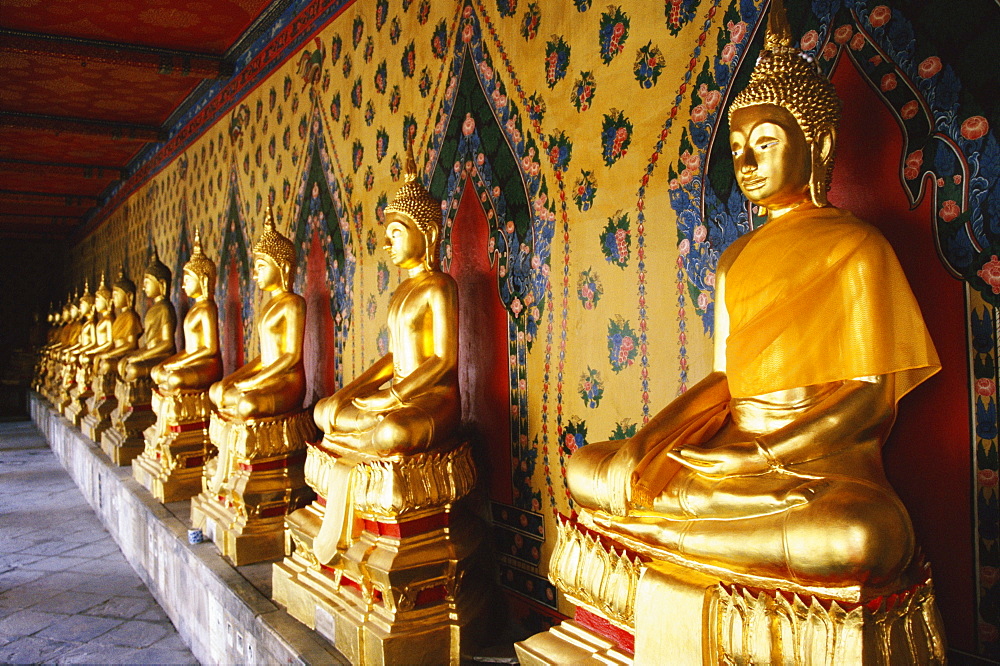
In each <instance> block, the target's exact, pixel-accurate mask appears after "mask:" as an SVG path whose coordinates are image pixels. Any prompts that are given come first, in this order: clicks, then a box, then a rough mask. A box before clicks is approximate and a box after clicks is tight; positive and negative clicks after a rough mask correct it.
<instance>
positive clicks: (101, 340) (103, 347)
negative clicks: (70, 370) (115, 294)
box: [66, 274, 114, 426]
mask: <svg viewBox="0 0 1000 666" xmlns="http://www.w3.org/2000/svg"><path fill="white" fill-rule="evenodd" d="M113 323H114V313H113V312H112V309H111V290H109V289H108V286H107V283H106V281H105V278H104V275H103V274H102V275H101V282H100V285H99V286H98V288H97V289H96V290H95V291H94V312H93V327H94V329H93V338H94V339H93V343H92V344H91V345H88V346H86V347H84V348H82V349H81V350H80V351H79V353H78V354H77V363H76V382H75V384H76V385H75V387H74V389H73V393H72V398H73V404H71V405H70V406H69V407H68V408H67V411H66V417H67V418H68V419H69V420H71V421H72V422H73V424H74V425H76V426H79V425H80V424H81V420H82V419H83V418H84V417H85V416H86V415H87V401H88V400H89V399H90V397H91V396H93V394H94V391H93V385H92V383H93V378H94V357H95V356H97V355H98V354H101V353H103V352H106V351H108V350H109V349H111V345H112V343H113V340H112V338H111V329H112V326H113Z"/></svg>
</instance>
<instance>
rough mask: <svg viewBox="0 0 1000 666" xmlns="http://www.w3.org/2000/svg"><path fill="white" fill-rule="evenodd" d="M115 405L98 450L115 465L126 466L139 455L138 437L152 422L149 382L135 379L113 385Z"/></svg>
mask: <svg viewBox="0 0 1000 666" xmlns="http://www.w3.org/2000/svg"><path fill="white" fill-rule="evenodd" d="M115 398H117V400H118V405H117V406H116V407H115V410H114V411H113V412H112V413H111V427H110V428H108V430H106V431H105V432H104V433H103V434H102V435H101V449H102V450H103V451H104V452H105V453H106V454H108V457H109V458H111V460H112V461H113V462H114V463H115V464H116V465H129V464H131V463H132V461H133V460H134V459H135V458H136V456H138V455H139V454H140V453H142V450H143V448H145V440H144V439H143V436H142V433H143V431H144V430H145V429H146V428H148V427H149V426H151V425H153V423H154V422H155V421H156V414H154V413H153V404H152V400H153V380H152V379H150V378H149V377H138V378H137V379H135V380H133V381H130V382H126V381H123V380H121V379H119V380H118V383H117V384H116V385H115Z"/></svg>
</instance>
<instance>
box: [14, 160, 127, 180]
mask: <svg viewBox="0 0 1000 666" xmlns="http://www.w3.org/2000/svg"><path fill="white" fill-rule="evenodd" d="M3 173H27V174H31V175H33V176H38V177H40V178H61V177H67V176H68V177H81V178H97V179H101V180H103V179H106V178H112V179H118V178H121V177H122V174H123V170H122V169H121V168H120V167H117V166H105V165H102V164H55V163H52V162H29V161H27V160H3V159H0V174H3Z"/></svg>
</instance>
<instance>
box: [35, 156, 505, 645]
mask: <svg viewBox="0 0 1000 666" xmlns="http://www.w3.org/2000/svg"><path fill="white" fill-rule="evenodd" d="M440 224H441V204H440V202H439V201H437V200H436V199H434V198H432V197H431V196H430V194H429V193H428V192H427V191H426V189H425V188H424V187H423V186H422V185H421V184H420V183H419V182H418V180H417V171H416V163H415V161H414V160H413V158H412V155H411V156H409V157H408V160H407V175H406V178H405V183H404V185H403V187H402V188H401V189H400V191H399V192H398V194H397V195H396V197H395V198H394V200H393V202H392V203H391V204H390V205H389V206H388V207H387V208H386V232H385V244H384V247H385V249H386V250H387V251H388V253H389V256H390V258H391V260H392V262H393V263H394V264H395V265H396V266H398V267H399V268H400V269H402V270H404V271H406V273H407V277H406V279H405V280H404V281H403V282H402V283H401V284H400V286H399V287H398V288H397V290H396V292H395V293H394V295H393V297H392V299H391V302H390V306H389V312H388V322H387V323H388V328H389V331H390V342H389V352H388V353H387V354H386V355H385V356H383V357H382V358H380V359H379V360H378V361H376V362H375V363H374V364H373V365H372V366H371V367H370V368H368V369H367V370H365V371H364V372H363V373H362V374H361V375H360V376H358V377H357V378H356V379H354V380H353V381H352V382H350V383H349V384H347V385H346V386H344V387H343V388H341V389H340V390H339V391H337V392H336V393H334V394H333V395H331V396H329V397H326V398H324V399H321V400H320V401H319V402H318V403H317V404H316V405H315V406H314V407H307V408H304V407H303V400H304V397H305V392H306V374H305V365H304V360H303V342H304V328H305V311H306V304H305V300H304V299H303V298H302V297H301V296H300V295H298V294H296V293H294V291H293V290H292V284H293V281H294V277H295V267H296V252H295V246H294V244H293V243H292V242H291V241H290V240H289V239H288V238H286V237H284V236H283V235H282V234H280V233H279V232H278V231H277V230H276V229H275V227H274V217H273V213H272V211H271V208H270V207H268V208H267V211H266V216H265V220H264V225H263V226H264V231H263V234H262V235H261V236H260V238H259V239H258V240H257V242H256V244H255V245H254V247H253V250H252V254H253V257H252V258H253V279H254V281H255V282H256V284H257V286H258V287H259V288H260V289H261V290H262V291H263V292H265V293H267V294H268V295H269V298H268V299H267V301H266V302H265V303H264V306H263V308H262V310H261V313H260V315H259V318H258V322H257V327H258V328H257V330H258V338H259V340H260V354H259V356H257V357H256V358H254V359H253V360H251V361H249V362H248V363H246V364H245V365H243V366H242V367H240V368H238V369H236V370H235V371H234V372H232V373H230V374H228V375H226V376H223V370H222V360H221V349H220V341H219V327H218V308H217V306H216V304H215V301H214V286H215V282H216V278H217V275H216V267H215V264H214V263H213V262H212V261H211V260H210V259H209V258H208V257H207V256H206V255H205V254H204V252H203V250H202V248H201V242H200V235H198V234H196V236H195V241H194V247H193V251H192V254H191V257H190V259H189V261H188V262H187V264H185V266H184V275H183V289H184V292H185V293H186V294H187V296H188V297H189V298H190V299H192V300H193V303H192V305H191V306H190V308H189V309H188V311H187V314H186V315H185V317H184V322H183V332H184V349H183V351H181V352H180V353H176V354H175V353H174V352H175V349H174V343H173V339H174V327H175V325H176V316H175V314H174V309H173V306H172V305H171V304H170V301H169V300H168V299H167V298H166V294H167V293H169V289H170V281H171V275H170V271H169V270H168V269H167V267H166V266H164V265H163V264H162V262H160V261H159V259H158V257H157V256H156V253H155V251H154V252H153V253H152V255H151V258H150V262H149V264H148V266H147V267H146V269H145V273H144V277H143V291H144V293H145V295H146V296H147V297H148V298H149V299H150V306H149V308H148V309H147V311H146V314H145V317H144V319H143V321H142V323H141V324H140V323H139V320H138V317H137V315H136V314H135V312H134V309H133V299H134V290H135V287H134V285H132V284H131V283H130V282H129V281H128V279H127V278H126V277H124V274H122V275H121V276H120V277H119V279H118V281H117V282H116V283H115V285H114V290H113V292H112V296H111V301H112V303H113V304H114V306H115V308H114V310H112V309H110V308H109V307H108V306H107V304H106V301H107V300H108V299H107V296H108V295H107V293H106V292H107V289H106V288H104V287H103V282H102V290H99V292H98V295H97V301H98V306H97V307H98V310H99V311H100V312H101V313H102V314H101V316H102V317H104V319H102V321H104V322H105V324H104V326H103V329H102V330H103V333H102V334H101V337H100V339H101V340H102V341H103V342H102V345H103V346H102V347H100V350H99V352H97V351H95V350H97V349H98V348H97V347H93V346H91V345H89V344H83V343H80V342H79V341H78V340H77V338H83V337H84V334H83V333H79V334H77V333H76V328H78V326H77V325H76V324H78V323H81V322H83V321H84V320H86V321H90V319H89V317H90V315H89V314H88V313H89V310H86V305H84V306H82V307H83V309H84V314H83V315H80V314H79V312H75V311H74V307H76V303H75V302H74V303H73V304H72V306H73V307H68V308H67V315H68V316H67V319H66V322H67V323H64V325H63V326H62V327H61V328H58V329H57V328H54V329H53V333H52V334H51V338H50V344H49V346H47V347H46V349H45V350H43V354H42V360H41V361H40V363H39V373H38V380H37V383H36V388H38V389H39V391H40V392H41V393H43V394H44V395H46V397H48V398H49V399H50V400H51V401H52V402H53V404H54V405H56V407H57V408H59V409H60V410H61V411H64V413H65V414H69V411H67V410H65V408H62V407H60V405H61V404H62V403H63V402H65V398H66V397H67V396H69V393H68V392H67V391H65V390H64V389H68V388H71V386H70V385H69V384H66V383H65V382H62V383H59V384H58V385H51V386H50V382H49V381H48V380H47V378H48V377H49V375H50V374H51V373H49V371H48V369H49V367H50V365H51V364H50V363H49V361H48V359H57V360H58V361H59V363H61V364H63V365H65V366H66V367H69V366H70V365H72V366H73V367H75V368H76V367H80V368H82V367H86V368H88V370H87V373H86V374H85V375H79V376H78V377H77V376H76V375H74V377H75V378H76V386H78V387H80V389H81V392H80V393H79V396H80V397H79V398H77V397H76V394H75V393H74V394H73V395H74V402H73V405H74V406H75V410H76V411H75V413H74V419H73V421H74V424H76V425H79V424H81V423H82V424H84V431H85V434H88V435H89V436H90V437H91V438H92V439H94V440H95V442H96V441H100V443H101V445H102V449H103V450H104V452H105V453H106V454H107V455H108V457H109V458H110V459H111V460H112V461H113V462H114V463H116V464H120V465H127V464H131V465H132V470H133V474H134V476H135V478H136V479H137V480H138V481H139V482H140V483H142V485H144V486H145V487H146V488H147V489H149V491H150V492H151V493H152V494H153V495H154V496H155V497H156V498H157V499H159V500H160V501H161V502H164V503H168V502H174V501H180V500H185V499H190V500H191V522H192V526H193V528H196V529H200V530H201V531H202V533H203V534H204V536H205V537H207V538H208V539H210V540H211V541H213V542H214V543H215V545H216V546H217V547H218V549H219V551H220V552H221V554H222V555H223V556H225V557H226V558H228V559H229V560H230V561H232V562H233V563H234V564H236V565H242V564H249V563H254V562H260V561H267V560H278V559H281V558H283V557H284V560H283V561H282V562H280V563H278V564H276V565H275V567H274V597H275V599H276V600H277V601H279V602H280V603H282V604H284V605H285V606H287V607H288V609H289V611H290V612H291V613H292V614H293V615H294V616H295V617H297V618H298V619H300V620H301V621H303V622H304V623H306V624H308V625H309V626H311V627H314V628H317V629H318V630H319V631H320V632H321V633H324V634H325V635H326V636H327V637H328V638H329V639H330V640H331V641H333V642H334V643H335V645H336V647H337V648H338V649H339V650H341V651H342V652H343V653H344V654H346V655H348V657H349V658H350V659H351V660H352V662H354V663H380V664H381V663H417V662H420V663H441V662H448V663H455V664H457V663H458V661H459V659H460V655H461V645H462V644H463V641H464V642H465V643H468V642H469V641H470V640H473V639H472V638H470V637H472V636H480V635H482V634H483V632H484V631H485V630H486V628H487V627H486V619H487V618H488V617H489V612H488V611H489V608H490V606H489V604H488V598H489V595H488V594H487V593H486V592H487V591H488V588H489V586H490V582H489V581H490V576H489V575H488V574H487V573H486V572H487V569H488V566H487V559H488V558H487V552H486V541H485V539H484V535H485V530H484V529H483V526H482V524H481V521H480V520H479V519H478V518H477V517H476V516H475V515H474V512H473V511H472V510H471V507H469V506H467V505H468V504H469V503H468V502H467V501H463V500H465V498H466V497H467V496H468V495H469V493H470V492H471V491H472V489H473V487H474V485H475V482H476V469H475V465H474V463H473V458H472V451H471V448H470V445H469V442H468V441H465V440H464V439H462V438H461V436H460V434H459V432H460V430H459V422H460V415H461V401H460V396H459V390H458V370H457V363H458V339H457V338H458V296H457V286H456V284H455V281H454V280H453V279H452V278H451V277H450V276H449V275H447V274H446V273H444V272H442V271H441V270H440V265H439V238H440ZM102 299H103V300H102ZM80 300H81V303H83V302H85V300H84V299H80ZM91 300H92V299H91ZM123 321H128V325H127V326H121V327H119V325H118V324H119V322H123ZM68 322H72V327H71V325H69V324H68ZM71 335H72V336H75V337H72V338H71ZM87 335H90V334H87ZM64 338H65V343H66V344H62V343H63V342H64ZM90 340H91V337H87V338H86V339H85V340H84V342H85V343H86V342H89V341H90ZM71 342H72V343H73V344H69V343H71ZM84 350H89V351H88V353H91V352H93V355H92V356H91V357H86V358H88V359H89V360H85V357H84V356H83V353H84ZM63 365H58V367H56V366H52V367H53V369H55V370H57V371H58V373H59V374H58V376H59V377H60V381H61V378H62V377H64V376H68V375H67V374H66V372H64V371H63ZM84 398H87V399H84ZM108 403H110V404H112V405H113V407H112V408H108V407H107V406H106V405H107V404H108ZM91 422H92V424H91ZM334 626H335V627H336V631H334V630H333V627H334Z"/></svg>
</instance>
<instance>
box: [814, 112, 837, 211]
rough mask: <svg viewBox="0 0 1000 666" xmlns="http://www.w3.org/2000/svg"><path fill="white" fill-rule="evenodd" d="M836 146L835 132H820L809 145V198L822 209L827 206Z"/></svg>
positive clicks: (832, 130)
mask: <svg viewBox="0 0 1000 666" xmlns="http://www.w3.org/2000/svg"><path fill="white" fill-rule="evenodd" d="M835 145H836V130H834V129H828V130H824V131H822V132H821V133H820V134H819V136H818V137H816V140H815V141H812V142H810V144H809V157H810V160H811V162H812V174H811V175H810V177H809V197H810V198H811V199H812V202H813V204H814V205H816V206H818V207H820V208H822V207H824V206H829V205H830V202H829V200H828V199H827V197H826V193H827V191H828V190H829V189H830V178H831V176H832V174H833V152H834V146H835Z"/></svg>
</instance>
